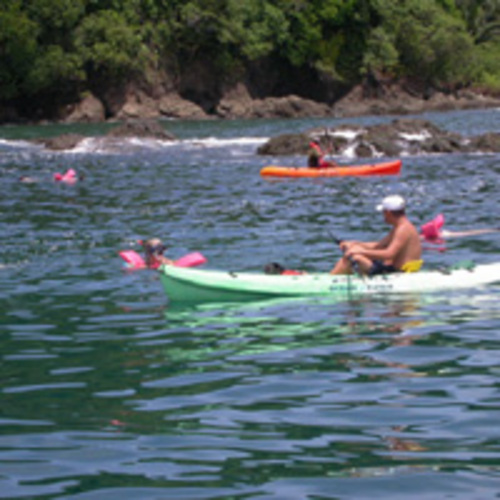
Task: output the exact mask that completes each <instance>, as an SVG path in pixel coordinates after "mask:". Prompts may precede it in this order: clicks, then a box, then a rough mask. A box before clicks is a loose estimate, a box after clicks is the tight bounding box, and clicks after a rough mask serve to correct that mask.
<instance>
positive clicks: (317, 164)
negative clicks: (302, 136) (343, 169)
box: [307, 139, 337, 168]
mask: <svg viewBox="0 0 500 500" xmlns="http://www.w3.org/2000/svg"><path fill="white" fill-rule="evenodd" d="M324 156H325V153H324V152H323V150H322V149H321V146H320V144H319V141H318V140H317V139H313V140H311V142H310V143H309V152H308V154H307V166H308V167H311V168H328V167H336V166H337V164H336V163H335V162H334V161H327V160H325V158H324Z"/></svg>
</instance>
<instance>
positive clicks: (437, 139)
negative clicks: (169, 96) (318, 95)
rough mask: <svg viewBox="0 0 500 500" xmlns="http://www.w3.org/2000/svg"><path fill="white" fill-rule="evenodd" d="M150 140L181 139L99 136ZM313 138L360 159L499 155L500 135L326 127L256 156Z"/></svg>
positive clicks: (280, 141) (392, 126)
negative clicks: (443, 155)
mask: <svg viewBox="0 0 500 500" xmlns="http://www.w3.org/2000/svg"><path fill="white" fill-rule="evenodd" d="M137 137H141V138H151V139H156V140H160V141H176V140H177V138H176V137H175V136H174V135H173V134H171V133H170V132H168V131H167V130H165V128H164V126H163V125H162V124H161V123H160V122H159V121H157V120H129V121H126V122H124V123H122V124H120V125H117V126H116V127H114V128H112V129H111V130H110V131H109V132H108V133H107V134H106V135H105V136H103V137H100V138H99V139H98V140H99V144H100V147H102V148H104V149H106V147H108V148H109V147H111V146H112V145H114V144H116V141H120V140H121V139H127V138H137ZM85 139H87V137H86V136H83V135H79V134H61V135H59V136H56V137H50V138H40V139H36V140H34V141H33V142H35V143H36V144H41V145H43V146H44V147H45V148H47V149H49V150H53V151H63V150H71V149H74V148H76V147H77V146H78V145H79V144H80V142H81V141H83V140H85ZM311 139H316V140H318V141H319V143H320V145H321V147H322V148H323V150H325V151H327V152H328V153H329V154H333V155H339V156H346V157H355V158H377V157H400V156H403V155H408V154H411V155H419V154H435V153H476V152H481V153H499V152H500V133H497V132H490V133H487V134H482V135H478V136H474V137H464V136H462V135H460V134H457V133H453V132H448V131H446V130H442V129H440V128H439V127H437V126H436V125H435V124H433V123H432V122H430V121H428V120H422V119H410V118H398V119H394V120H392V121H391V122H389V123H382V124H377V125H372V126H361V125H357V124H343V125H340V126H337V127H327V126H324V127H321V128H312V129H310V130H305V131H304V132H301V133H295V134H282V135H279V136H276V137H272V138H271V139H269V140H268V141H267V142H266V143H264V144H263V145H262V146H260V147H259V148H258V149H257V151H256V153H257V154H259V155H269V156H287V155H304V156H305V155H306V154H307V152H308V149H309V142H310V141H311Z"/></svg>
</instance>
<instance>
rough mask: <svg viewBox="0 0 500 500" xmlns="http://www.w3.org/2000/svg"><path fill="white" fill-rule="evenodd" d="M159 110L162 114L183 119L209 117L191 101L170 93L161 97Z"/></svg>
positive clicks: (203, 118)
mask: <svg viewBox="0 0 500 500" xmlns="http://www.w3.org/2000/svg"><path fill="white" fill-rule="evenodd" d="M159 110H160V113H161V115H162V116H165V117H168V118H178V119H183V120H206V119H208V118H210V117H209V116H208V115H207V114H206V113H205V111H204V110H203V109H202V108H201V107H200V106H198V105H197V104H195V103H194V102H192V101H188V100H186V99H183V98H182V97H181V96H180V95H179V94H175V93H171V94H169V95H166V96H164V97H162V98H161V100H160V103H159Z"/></svg>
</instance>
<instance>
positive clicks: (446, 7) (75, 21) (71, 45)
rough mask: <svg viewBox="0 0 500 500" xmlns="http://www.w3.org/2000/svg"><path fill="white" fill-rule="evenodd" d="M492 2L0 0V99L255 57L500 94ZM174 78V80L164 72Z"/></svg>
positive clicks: (499, 17)
mask: <svg viewBox="0 0 500 500" xmlns="http://www.w3.org/2000/svg"><path fill="white" fill-rule="evenodd" d="M499 49H500V0H245V1H241V0H187V1H186V0H2V1H1V4H0V55H1V57H0V101H3V102H5V101H7V100H9V99H16V98H18V99H19V98H28V97H30V96H37V95H58V96H59V97H60V98H64V96H69V95H77V94H78V93H79V92H83V91H85V90H87V89H89V88H92V87H95V86H96V85H97V84H100V85H102V84H106V83H107V84H109V85H112V84H116V83H119V82H121V81H124V80H127V79H128V80H130V79H134V78H137V77H139V76H140V75H143V74H147V72H148V70H149V71H150V70H151V68H156V69H162V68H163V69H165V70H166V69H167V68H168V71H170V72H172V71H174V72H178V73H179V74H182V73H183V71H185V70H186V68H187V67H188V66H189V64H191V63H192V62H193V61H195V60H200V61H201V60H210V61H211V63H212V64H213V65H214V67H215V68H216V69H218V70H219V74H218V77H219V78H222V77H228V78H230V77H231V72H238V74H242V73H244V72H245V70H246V68H248V66H249V65H253V66H254V67H255V65H259V64H260V63H263V62H264V61H266V62H267V63H269V61H271V62H274V63H276V64H286V65H288V66H290V67H294V68H298V69H300V70H302V71H304V72H309V73H311V74H315V73H316V74H317V76H318V78H319V77H321V75H329V78H331V79H332V80H333V81H337V82H342V83H343V84H344V85H347V86H348V85H354V84H355V83H357V82H359V81H361V80H362V79H363V78H364V77H366V75H368V74H372V75H373V74H377V75H384V76H387V77H394V78H408V79H415V80H418V81H419V82H421V83H423V84H424V85H426V86H434V87H438V88H439V87H440V88H449V89H452V88H457V87H462V86H467V85H481V86H483V87H485V88H489V89H492V90H497V91H498V90H500V65H499V64H498V53H499V52H500V50H499ZM172 76H173V77H174V78H175V77H178V76H179V75H175V74H174V75H172Z"/></svg>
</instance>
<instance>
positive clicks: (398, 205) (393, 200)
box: [377, 194, 406, 212]
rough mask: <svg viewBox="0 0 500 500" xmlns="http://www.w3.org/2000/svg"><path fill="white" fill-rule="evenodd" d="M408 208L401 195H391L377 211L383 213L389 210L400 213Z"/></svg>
mask: <svg viewBox="0 0 500 500" xmlns="http://www.w3.org/2000/svg"><path fill="white" fill-rule="evenodd" d="M405 208H406V201H405V199H404V198H403V197H402V196H399V194H391V195H390V196H386V197H385V198H384V199H383V200H382V203H381V204H380V205H377V211H378V212H382V211H383V210H388V211H389V212H398V211H399V210H404V209H405Z"/></svg>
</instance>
